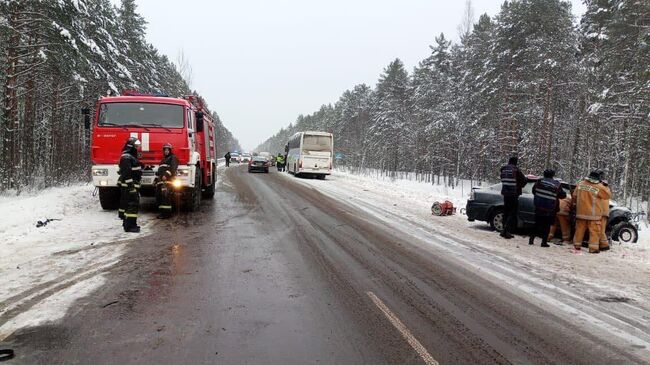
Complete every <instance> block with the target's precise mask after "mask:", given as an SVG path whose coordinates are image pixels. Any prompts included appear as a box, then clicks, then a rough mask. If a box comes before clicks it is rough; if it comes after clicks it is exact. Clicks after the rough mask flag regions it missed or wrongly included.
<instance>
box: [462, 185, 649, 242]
mask: <svg viewBox="0 0 650 365" xmlns="http://www.w3.org/2000/svg"><path fill="white" fill-rule="evenodd" d="M527 178H528V183H527V184H526V186H525V187H524V188H523V194H522V195H521V196H520V197H519V215H518V219H517V227H518V228H524V229H530V228H532V227H533V226H534V225H535V205H534V204H533V198H534V196H533V185H535V182H536V181H537V180H539V179H540V178H539V177H536V176H528V177H527ZM562 188H563V189H564V191H565V192H566V193H567V194H571V190H572V189H573V188H575V185H570V184H567V183H564V182H563V183H562ZM466 212H467V219H468V220H469V221H470V222H473V221H483V222H487V223H489V224H490V226H491V227H492V229H495V230H497V231H501V230H503V224H504V222H503V196H502V195H501V183H498V184H494V185H492V186H488V187H486V188H478V187H474V188H472V192H471V193H470V197H469V199H468V200H467V207H466ZM638 220H639V215H638V214H634V213H632V211H630V210H629V209H628V208H625V207H620V206H618V205H616V204H615V203H613V202H612V203H610V212H609V221H608V222H607V232H608V234H611V237H612V240H614V241H620V242H626V243H627V242H636V241H637V240H638V238H639V233H638V231H639V224H638Z"/></svg>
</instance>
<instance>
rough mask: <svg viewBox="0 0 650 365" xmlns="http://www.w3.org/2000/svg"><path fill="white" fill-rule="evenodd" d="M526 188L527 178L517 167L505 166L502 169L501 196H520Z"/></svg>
mask: <svg viewBox="0 0 650 365" xmlns="http://www.w3.org/2000/svg"><path fill="white" fill-rule="evenodd" d="M524 186H526V176H524V174H522V173H521V171H519V168H518V167H517V166H515V165H505V166H503V167H502V168H501V195H503V196H519V195H521V189H522V188H523V187H524Z"/></svg>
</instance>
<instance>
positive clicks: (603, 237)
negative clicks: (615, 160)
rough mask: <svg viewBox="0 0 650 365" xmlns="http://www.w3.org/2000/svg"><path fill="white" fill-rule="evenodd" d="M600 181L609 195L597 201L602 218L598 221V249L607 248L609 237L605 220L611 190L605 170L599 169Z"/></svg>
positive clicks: (606, 218) (607, 217)
mask: <svg viewBox="0 0 650 365" xmlns="http://www.w3.org/2000/svg"><path fill="white" fill-rule="evenodd" d="M600 182H601V184H603V186H604V189H605V190H606V194H605V195H609V198H604V199H599V200H598V203H599V205H600V212H601V214H602V216H603V218H602V219H601V221H600V239H599V242H598V246H599V247H598V249H599V250H600V251H607V250H609V237H607V222H608V221H609V199H610V198H611V196H612V190H611V189H610V188H609V183H607V180H605V172H604V171H600Z"/></svg>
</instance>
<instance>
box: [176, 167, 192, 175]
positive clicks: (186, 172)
mask: <svg viewBox="0 0 650 365" xmlns="http://www.w3.org/2000/svg"><path fill="white" fill-rule="evenodd" d="M176 175H178V176H190V169H188V168H179V169H178V172H177V173H176Z"/></svg>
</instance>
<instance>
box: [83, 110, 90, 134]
mask: <svg viewBox="0 0 650 365" xmlns="http://www.w3.org/2000/svg"><path fill="white" fill-rule="evenodd" d="M81 114H83V116H84V129H90V108H82V109H81Z"/></svg>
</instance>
